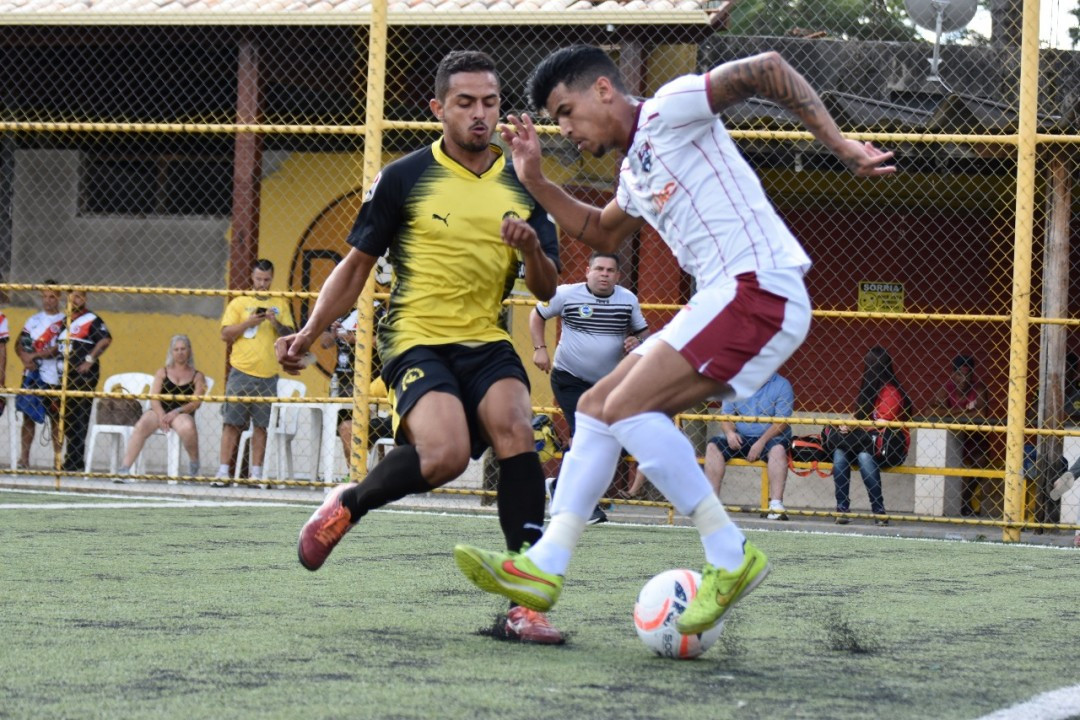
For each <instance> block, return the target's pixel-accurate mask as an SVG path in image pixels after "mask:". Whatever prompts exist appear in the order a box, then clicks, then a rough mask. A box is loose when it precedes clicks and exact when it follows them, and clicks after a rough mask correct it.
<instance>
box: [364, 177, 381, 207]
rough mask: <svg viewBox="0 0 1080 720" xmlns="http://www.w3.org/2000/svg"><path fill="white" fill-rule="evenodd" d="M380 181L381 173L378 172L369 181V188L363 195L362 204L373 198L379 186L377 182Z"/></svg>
mask: <svg viewBox="0 0 1080 720" xmlns="http://www.w3.org/2000/svg"><path fill="white" fill-rule="evenodd" d="M380 180H382V173H381V172H380V173H379V174H378V175H376V176H375V179H374V180H372V181H371V187H369V188H368V189H367V192H366V193H364V202H367V201H368V200H370V199H371V198H373V197H375V188H377V187H378V186H379V181H380Z"/></svg>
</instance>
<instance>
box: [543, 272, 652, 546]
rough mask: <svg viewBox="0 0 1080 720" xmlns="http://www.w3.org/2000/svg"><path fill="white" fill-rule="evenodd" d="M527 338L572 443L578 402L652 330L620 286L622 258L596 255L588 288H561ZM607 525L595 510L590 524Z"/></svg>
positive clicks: (630, 295)
mask: <svg viewBox="0 0 1080 720" xmlns="http://www.w3.org/2000/svg"><path fill="white" fill-rule="evenodd" d="M553 317H558V318H561V319H562V334H561V335H560V336H559V346H558V348H556V350H555V361H554V362H552V361H551V358H550V356H549V354H548V350H547V345H546V344H545V340H544V324H545V323H546V322H547V321H548V320H550V319H551V318H553ZM529 332H530V334H531V335H532V343H533V364H534V365H536V367H538V368H540V369H541V370H543V371H544V372H550V373H551V391H552V392H553V393H554V394H555V401H556V402H557V403H559V407H560V408H562V411H563V417H564V418H565V419H566V424H567V425H568V426H569V427H570V440H571V442H573V437H574V425H575V422H574V416H575V413H576V412H577V405H578V400H579V399H580V398H581V396H582V395H583V394H584V393H585V391H586V390H588V389H589V388H591V387H592V386H593V385H595V384H596V382H597V381H598V380H599V379H600V378H602V377H604V376H605V375H607V374H608V373H609V372H611V371H612V370H614V369H615V366H616V365H618V364H619V362H620V361H621V360H622V359H623V357H625V355H626V353H628V352H630V351H631V350H633V349H635V348H637V347H639V346H640V345H641V343H642V342H643V341H644V340H645V338H646V337H647V336H648V334H649V327H648V325H647V324H646V323H645V317H644V316H643V315H642V314H641V306H640V305H639V304H638V299H637V297H636V296H635V295H634V293H632V292H630V291H629V290H627V289H626V288H624V287H622V286H621V285H619V259H618V257H617V256H616V255H614V254H611V253H599V252H594V253H593V254H592V257H590V258H589V268H588V270H587V271H586V273H585V282H579V283H572V284H567V285H559V286H558V287H557V288H556V289H555V297H553V298H552V299H551V300H550V301H548V302H541V303H537V305H536V307H535V308H534V309H533V311H532V312H531V313H530V314H529ZM552 494H554V489H552ZM606 521H607V515H606V514H605V513H604V511H603V510H602V509H601V508H600V506H599V505H597V506H596V507H595V508H594V509H593V512H592V515H591V516H590V517H589V520H588V524H589V525H595V524H596V523H602V522H606Z"/></svg>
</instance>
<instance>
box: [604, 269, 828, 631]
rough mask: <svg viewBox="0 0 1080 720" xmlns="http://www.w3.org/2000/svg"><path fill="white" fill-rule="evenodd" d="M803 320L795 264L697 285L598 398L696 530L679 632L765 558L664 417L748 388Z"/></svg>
mask: <svg viewBox="0 0 1080 720" xmlns="http://www.w3.org/2000/svg"><path fill="white" fill-rule="evenodd" d="M809 325H810V304H809V299H808V298H807V296H806V293H805V289H804V288H803V287H802V282H801V273H800V272H798V271H795V270H791V271H771V272H770V273H761V274H759V275H757V276H755V275H753V274H749V275H745V276H740V277H739V278H738V279H737V280H736V281H733V282H730V283H725V284H720V285H716V286H713V287H710V288H705V289H704V290H702V291H701V292H699V293H698V294H697V295H695V296H694V298H692V299H691V301H690V303H689V304H688V305H687V307H686V308H685V309H684V310H683V311H681V312H680V313H679V314H678V315H677V316H676V317H675V318H674V319H673V320H672V322H671V323H670V324H669V325H668V326H667V327H665V328H664V329H663V330H662V331H661V332H660V333H659V334H658V335H656V336H654V337H652V338H650V340H649V342H647V343H646V346H645V348H646V349H647V352H646V353H645V355H644V357H643V359H642V361H641V362H640V363H638V364H637V365H636V366H635V367H634V368H633V370H632V371H631V372H630V373H629V374H628V375H627V377H625V378H624V379H623V380H622V382H620V383H619V385H618V387H616V388H615V389H614V390H613V391H612V392H611V394H610V395H609V396H608V398H607V400H606V402H605V404H604V413H603V417H604V420H605V421H606V422H607V423H608V424H609V426H610V428H611V432H612V434H613V435H614V436H615V437H616V438H617V439H618V441H619V442H621V443H622V445H623V447H625V448H626V449H627V450H628V451H629V452H630V453H631V454H633V455H634V457H636V458H637V459H638V462H639V463H640V467H641V470H642V472H644V473H645V475H646V476H647V477H648V478H649V480H650V481H652V483H653V484H654V485H655V486H656V487H657V489H659V490H660V491H661V492H662V493H664V495H665V496H666V497H667V498H668V500H669V501H671V503H672V505H674V506H675V508H676V510H678V511H679V512H680V513H683V514H685V515H688V516H689V517H690V518H691V519H692V520H693V521H694V524H695V526H697V528H698V533H699V534H700V536H701V541H702V545H703V546H704V549H705V557H706V561H707V564H706V566H705V571H704V572H703V586H702V591H701V592H699V593H698V595H697V597H696V598H695V600H694V601H693V602H692V603H691V604H690V606H689V607H688V608H687V611H686V612H685V613H683V615H682V617H681V618H680V621H679V630H680V632H683V633H684V634H691V633H696V632H701V631H702V630H704V629H706V628H708V627H711V626H712V625H713V624H714V623H715V622H716V620H718V619H719V618H720V617H721V616H722V615H723V613H724V612H725V611H726V610H727V608H728V607H729V606H730V605H731V604H733V603H734V602H735V601H737V600H738V599H739V598H740V597H742V596H743V595H745V594H746V593H748V592H749V591H751V590H752V589H753V588H754V587H756V586H757V584H758V583H759V582H760V581H761V580H763V579H764V577H765V575H766V574H767V573H768V562H767V559H766V558H765V555H764V553H761V552H760V551H759V550H757V548H755V547H754V546H753V545H751V544H750V543H748V542H746V539H745V537H744V536H743V534H742V532H741V531H740V530H739V529H738V528H737V527H736V526H735V525H734V524H733V523H732V522H731V519H730V518H729V517H728V515H727V512H726V511H725V510H724V508H723V506H722V505H721V504H720V501H719V499H718V498H717V497H716V495H715V493H713V492H712V488H711V487H710V485H709V483H708V481H707V479H706V478H705V475H704V473H703V472H702V470H701V468H700V466H699V465H698V463H697V457H696V453H695V452H694V448H693V445H692V444H691V443H690V441H689V439H687V438H686V436H685V435H683V433H682V432H680V431H679V430H678V428H676V427H675V426H674V424H673V423H672V422H671V420H670V418H669V415H671V414H674V413H676V412H678V411H680V410H682V409H683V408H686V407H689V406H691V405H693V404H696V403H698V402H700V401H702V400H704V399H705V398H708V397H713V396H717V395H724V396H729V395H733V396H738V397H748V396H750V395H752V394H753V393H754V392H755V391H756V390H757V388H759V387H760V386H761V385H762V383H764V382H765V381H766V380H767V379H768V378H769V377H770V376H771V375H772V373H774V372H775V371H776V370H777V369H778V368H779V367H780V366H781V365H782V364H783V362H784V361H785V360H786V359H787V358H788V357H790V355H791V353H792V352H794V351H795V349H796V348H797V347H798V346H799V344H801V343H802V340H803V339H804V338H805V337H806V333H807V332H808V330H809ZM650 345H651V346H653V347H649V346H650Z"/></svg>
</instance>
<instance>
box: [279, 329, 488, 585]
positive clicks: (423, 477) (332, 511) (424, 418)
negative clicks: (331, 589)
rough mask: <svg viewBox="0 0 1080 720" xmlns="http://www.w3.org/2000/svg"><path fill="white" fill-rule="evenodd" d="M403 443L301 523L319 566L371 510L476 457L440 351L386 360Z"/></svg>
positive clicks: (309, 560)
mask: <svg viewBox="0 0 1080 720" xmlns="http://www.w3.org/2000/svg"><path fill="white" fill-rule="evenodd" d="M384 377H387V378H389V379H390V402H391V406H392V407H393V411H394V417H395V420H396V423H395V424H396V437H397V440H398V443H399V445H398V446H397V447H395V448H394V449H393V450H391V451H390V452H389V453H387V455H386V457H385V458H384V459H383V460H382V462H380V463H379V464H378V465H376V466H375V467H374V468H373V469H372V471H371V472H370V473H369V474H368V475H367V477H365V478H364V480H363V482H360V483H346V484H343V485H340V486H338V487H337V488H335V489H334V491H333V492H331V493H330V494H329V495H328V496H327V497H326V500H324V501H323V504H322V505H321V506H320V507H319V509H318V510H316V511H315V513H314V514H313V515H312V516H311V518H310V519H309V520H308V522H307V523H306V524H305V525H304V527H303V529H301V531H300V541H299V546H298V551H297V552H298V555H299V558H300V563H301V564H302V565H303V566H304V567H306V568H307V569H308V570H317V569H318V568H319V567H321V566H322V564H323V562H325V560H326V558H327V557H328V556H329V555H330V552H331V551H332V550H333V548H334V547H335V546H336V545H337V543H338V542H339V541H340V540H341V538H342V537H344V536H345V533H347V532H348V531H349V530H350V529H351V528H352V527H353V526H354V525H355V524H356V523H357V522H359V520H360V518H362V517H363V516H364V515H365V514H367V513H368V512H369V511H371V510H374V509H376V508H379V507H382V506H383V505H386V504H388V503H391V502H394V501H395V500H400V499H401V498H403V497H406V496H407V495H415V494H420V493H424V492H427V491H429V490H431V489H432V488H433V487H438V486H440V485H443V484H445V483H447V482H449V481H450V480H453V479H454V478H456V477H457V476H458V475H460V474H461V473H462V472H463V471H464V469H465V467H466V466H467V465H468V462H469V446H470V443H469V440H470V437H469V430H468V422H467V420H466V417H465V412H464V409H463V406H462V403H461V400H460V398H459V397H458V394H459V392H460V390H459V389H458V386H457V384H456V380H455V379H454V377H453V375H452V374H451V373H450V371H449V369H448V368H447V367H446V364H445V363H444V361H443V360H442V359H441V357H440V356H439V355H438V354H437V353H435V352H432V351H430V350H429V349H428V348H423V347H421V348H413V349H411V350H409V351H407V352H405V353H403V354H402V355H401V356H399V357H398V358H395V359H394V361H393V362H392V363H389V364H388V365H387V366H386V367H384Z"/></svg>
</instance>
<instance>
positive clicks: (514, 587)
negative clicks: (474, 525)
mask: <svg viewBox="0 0 1080 720" xmlns="http://www.w3.org/2000/svg"><path fill="white" fill-rule="evenodd" d="M454 561H455V562H456V563H457V566H458V567H459V568H461V572H463V573H465V577H467V578H469V580H471V581H472V583H473V585H476V587H478V588H480V589H481V590H484V591H486V592H489V593H495V594H497V595H504V596H506V597H508V598H510V600H512V601H513V602H515V603H517V604H518V605H521V606H522V607H526V608H528V609H530V610H536V611H537V612H547V611H548V610H550V609H551V606H552V605H554V604H555V601H556V600H558V599H559V593H561V592H562V583H563V579H562V575H552V574H551V573H546V572H544V571H543V570H541V569H540V568H538V567H536V565H534V564H533V561H532V560H530V559H529V558H528V557H526V555H525V554H524V553H515V552H489V551H487V550H481V549H480V548H475V547H472V546H471V545H458V546H456V547H455V548H454Z"/></svg>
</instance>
